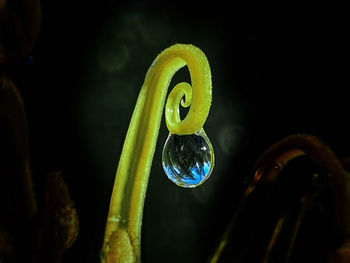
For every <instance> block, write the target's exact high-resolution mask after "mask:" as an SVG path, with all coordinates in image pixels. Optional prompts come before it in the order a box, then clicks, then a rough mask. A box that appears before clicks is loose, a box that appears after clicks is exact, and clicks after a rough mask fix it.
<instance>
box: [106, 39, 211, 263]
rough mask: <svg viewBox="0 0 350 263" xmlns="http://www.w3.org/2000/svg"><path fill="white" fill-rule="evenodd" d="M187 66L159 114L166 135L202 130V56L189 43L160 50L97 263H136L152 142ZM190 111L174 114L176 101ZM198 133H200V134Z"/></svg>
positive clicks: (206, 96)
mask: <svg viewBox="0 0 350 263" xmlns="http://www.w3.org/2000/svg"><path fill="white" fill-rule="evenodd" d="M185 65H187V67H188V69H189V72H190V76H191V84H192V89H191V86H190V84H188V83H183V82H182V83H180V84H178V85H176V86H175V88H174V89H173V90H172V92H171V93H170V95H169V98H168V101H167V104H166V107H165V113H166V114H165V116H166V124H167V127H168V129H169V131H170V133H171V134H177V135H189V134H194V133H196V132H199V131H202V130H203V129H202V128H203V125H204V122H205V120H206V118H207V116H208V113H209V109H210V105H211V89H212V86H211V73H210V67H209V63H208V61H207V58H206V56H205V55H204V53H203V52H202V51H201V50H200V49H198V48H197V47H194V46H192V45H181V44H176V45H173V46H171V47H169V48H167V49H165V50H164V51H163V52H162V53H161V54H159V55H158V57H157V58H156V59H155V60H154V62H153V64H152V65H151V67H150V68H149V70H148V72H147V74H146V78H145V81H144V84H143V86H142V88H141V91H140V94H139V97H138V100H137V103H136V106H135V109H134V113H133V115H132V118H131V122H130V125H129V129H128V132H127V135H126V139H125V142H124V147H123V151H122V154H121V157H120V161H119V166H118V170H117V174H116V178H115V183H114V188H113V193H112V197H111V202H110V210H109V214H108V219H107V225H106V232H105V239H104V244H103V248H102V252H101V260H102V262H139V261H140V237H141V223H142V213H143V204H144V198H145V193H146V189H147V182H148V176H149V173H150V169H151V165H152V159H153V154H154V151H155V147H156V142H157V138H158V132H159V127H160V123H161V117H162V113H163V108H164V104H165V99H166V94H167V90H168V86H169V84H170V81H171V79H172V77H173V75H174V74H175V73H176V72H177V71H178V70H179V69H180V68H182V67H184V66H185ZM183 96H185V100H184V101H183V102H182V105H183V106H189V105H190V109H189V111H188V114H187V115H186V117H185V118H184V119H183V120H181V119H180V116H179V103H180V100H181V99H182V97H183ZM203 132H204V131H203Z"/></svg>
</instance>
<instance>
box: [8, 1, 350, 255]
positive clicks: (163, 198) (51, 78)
mask: <svg viewBox="0 0 350 263" xmlns="http://www.w3.org/2000/svg"><path fill="white" fill-rule="evenodd" d="M228 4H229V3H226V2H225V4H223V3H221V2H219V1H211V2H202V3H196V2H186V1H171V2H170V1H169V2H167V3H164V1H152V0H144V1H130V2H126V3H121V2H115V1H111V0H103V1H96V2H90V1H71V2H69V3H68V2H67V3H62V2H57V1H56V2H52V1H42V28H41V34H40V37H39V40H38V43H37V46H36V49H35V51H34V52H33V61H32V63H31V64H30V65H26V66H24V67H23V69H22V70H21V71H20V72H19V73H17V74H18V76H17V77H16V78H15V79H16V82H17V84H18V86H19V88H20V90H21V91H22V94H23V97H24V101H25V105H26V109H27V114H28V120H29V129H30V151H31V163H32V170H33V176H34V181H35V184H36V189H37V191H38V196H40V191H41V188H40V187H41V182H42V180H43V178H44V176H45V174H46V173H47V172H49V171H57V170H58V171H62V176H63V177H64V179H65V180H66V181H67V184H68V186H69V188H70V192H71V195H72V198H73V200H74V201H75V204H76V207H77V211H78V214H79V217H80V225H81V229H80V234H79V237H78V239H77V241H76V243H75V244H74V246H73V247H72V248H71V249H70V250H69V251H68V252H67V253H66V254H65V257H64V260H63V261H64V262H98V254H99V249H100V247H101V245H102V238H103V230H104V222H105V220H106V216H107V212H108V204H109V198H110V194H111V190H112V186H113V180H114V175H115V171H116V168H117V164H118V159H119V155H120V153H121V147H122V143H123V140H124V136H125V133H126V131H127V127H128V123H129V119H130V117H131V114H132V110H133V107H134V105H135V102H136V99H137V95H138V91H139V89H140V87H141V85H142V82H143V78H144V75H145V73H146V71H147V69H148V67H149V66H150V65H151V63H152V61H153V59H154V58H155V57H156V55H157V54H158V53H159V52H160V51H162V50H163V49H165V48H166V47H168V46H170V45H171V44H174V43H192V44H194V45H196V46H198V47H199V48H201V49H202V50H203V51H204V53H205V54H206V55H207V57H208V59H209V62H210V64H211V68H212V79H213V104H212V108H211V112H210V114H209V117H208V120H207V122H206V125H205V129H206V132H207V134H208V136H209V137H210V138H211V141H212V144H213V146H214V149H215V154H216V166H215V168H214V171H213V174H212V176H211V178H210V179H209V180H208V181H207V182H206V183H205V184H204V185H203V186H200V187H199V188H196V189H193V190H188V189H180V188H178V187H177V186H175V185H174V184H172V183H171V182H170V181H169V180H168V179H167V178H166V177H165V175H164V174H163V171H162V168H161V158H160V153H161V149H162V145H163V143H164V141H165V139H166V136H167V131H166V128H165V125H164V121H163V122H162V126H161V130H160V136H159V141H158V142H159V143H158V145H157V150H156V154H155V157H154V164H153V168H152V172H151V175H150V181H149V187H148V192H147V197H146V203H145V211H144V222H143V239H142V256H143V261H144V262H205V261H206V259H207V258H208V256H209V255H210V253H211V252H212V250H213V249H214V246H215V244H216V242H217V240H218V238H219V237H220V234H221V233H222V232H223V230H224V227H225V225H226V223H227V222H228V220H229V218H230V215H231V214H232V211H233V210H234V208H235V206H236V205H237V200H238V199H239V197H240V194H241V193H242V190H243V188H244V186H243V181H244V179H245V178H246V177H247V176H248V175H249V172H250V168H251V167H252V165H253V164H254V162H255V160H256V159H257V158H258V157H259V155H260V154H261V153H262V152H263V151H264V150H265V149H266V148H267V147H269V146H270V145H272V144H273V143H275V142H276V141H278V140H279V139H281V138H283V137H285V136H287V135H290V134H295V133H300V132H303V133H312V134H314V135H316V136H319V137H320V138H321V139H322V140H324V141H325V142H327V143H328V144H329V145H330V147H331V148H332V149H333V150H334V151H335V153H336V154H337V155H338V156H340V157H342V156H347V155H349V146H350V145H349V144H350V143H349V140H348V133H349V129H350V128H349V126H348V125H347V122H348V112H349V111H348V99H347V98H348V96H347V90H346V89H347V88H348V86H349V83H348V82H349V81H348V73H347V70H348V51H347V50H348V49H347V47H348V42H346V41H347V40H346V39H347V37H346V35H347V30H346V27H345V19H344V17H343V14H342V12H341V10H342V9H341V7H329V6H311V5H310V6H305V5H300V6H298V5H296V4H295V5H294V6H293V5H290V6H289V5H285V6H278V5H271V6H245V7H243V6H238V5H237V4H235V3H233V4H232V3H230V5H228ZM183 79H185V80H186V79H188V75H187V73H186V71H184V70H181V71H180V72H179V73H178V74H177V75H176V76H175V77H174V81H173V83H172V85H173V84H174V83H176V82H178V81H182V80H183ZM170 88H171V87H170Z"/></svg>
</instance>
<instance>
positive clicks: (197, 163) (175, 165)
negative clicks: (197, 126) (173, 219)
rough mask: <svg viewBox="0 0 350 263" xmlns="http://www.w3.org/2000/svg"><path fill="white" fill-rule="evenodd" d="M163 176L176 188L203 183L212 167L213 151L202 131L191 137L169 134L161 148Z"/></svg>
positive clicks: (190, 186)
mask: <svg viewBox="0 0 350 263" xmlns="http://www.w3.org/2000/svg"><path fill="white" fill-rule="evenodd" d="M162 164H163V169H164V172H165V174H166V175H167V176H168V178H169V179H170V180H171V181H172V182H174V183H175V184H177V185H178V186H181V187H185V188H193V187H196V186H198V185H200V184H202V183H204V182H205V181H206V180H207V179H208V178H209V176H210V174H211V172H212V170H213V167H214V150H213V147H212V145H211V142H210V140H209V138H208V136H207V135H206V134H205V132H204V130H203V129H202V130H200V131H198V132H196V133H194V134H191V135H177V134H169V136H168V138H167V140H166V142H165V144H164V148H163V156H162Z"/></svg>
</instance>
